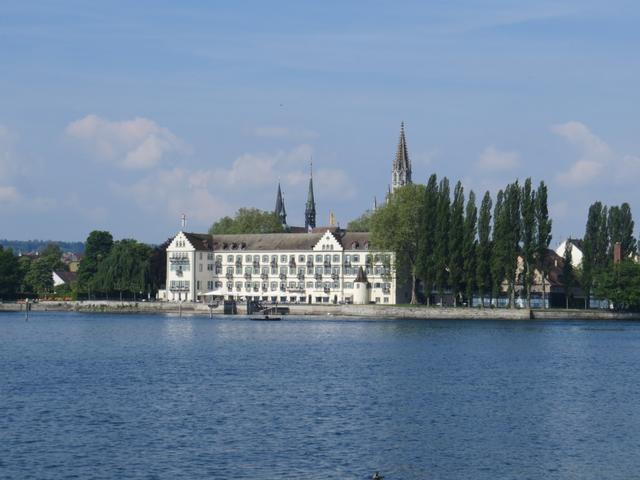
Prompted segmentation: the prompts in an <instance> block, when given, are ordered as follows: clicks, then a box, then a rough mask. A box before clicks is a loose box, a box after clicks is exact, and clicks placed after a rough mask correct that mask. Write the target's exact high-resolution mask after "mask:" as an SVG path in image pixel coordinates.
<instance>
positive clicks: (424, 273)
mask: <svg viewBox="0 0 640 480" xmlns="http://www.w3.org/2000/svg"><path fill="white" fill-rule="evenodd" d="M437 212H438V178H437V177H436V175H435V174H432V175H431V176H430V177H429V181H428V182H427V186H426V188H425V192H424V223H423V227H422V228H423V236H424V240H423V242H422V248H421V249H420V252H419V254H418V266H419V275H420V278H421V279H422V284H423V287H424V295H425V297H426V299H427V305H431V292H433V289H434V286H435V264H434V246H435V235H436V218H437Z"/></svg>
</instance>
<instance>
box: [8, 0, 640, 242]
mask: <svg viewBox="0 0 640 480" xmlns="http://www.w3.org/2000/svg"><path fill="white" fill-rule="evenodd" d="M639 21H640V4H638V3H637V2H634V1H622V0H620V1H619V0H611V1H607V2H604V1H597V2H596V1H590V0H580V1H564V2H563V1H546V0H540V1H535V2H520V1H500V0H482V1H470V0H467V1H464V0H460V1H455V2H451V1H407V2H399V1H396V2H391V1H376V0H372V1H322V2H304V1H272V2H264V1H238V2H228V1H227V2H218V1H181V2H168V1H160V0H158V1H144V0H143V1H136V2H125V1H122V2H118V1H111V2H85V1H66V0H60V1H57V2H45V1H42V2H36V1H34V2H23V1H11V0H4V1H3V2H2V3H0V65H2V68H1V69H0V238H9V239H16V240H25V239H33V238H38V239H55V240H68V241H75V240H84V239H85V238H86V237H87V235H88V234H89V232H90V231H92V230H96V229H99V230H108V231H110V232H112V233H113V235H114V237H115V238H136V239H138V240H141V241H145V242H149V243H161V242H163V241H164V240H166V239H167V238H168V237H170V236H172V235H174V234H175V233H176V232H177V231H178V230H179V229H180V216H181V214H182V213H184V214H186V216H187V230H190V231H196V232H205V231H206V230H207V229H208V228H209V226H210V225H211V224H212V223H213V222H214V221H216V220H217V219H219V218H220V217H221V216H224V215H232V214H233V213H234V212H235V211H236V210H237V209H238V208H240V207H257V208H261V209H264V210H267V209H269V210H271V209H273V208H274V205H275V197H276V191H277V184H278V182H280V183H281V185H282V189H283V192H284V196H285V204H286V208H287V213H288V222H289V223H290V224H293V225H301V224H304V215H303V213H304V203H305V199H306V192H307V185H308V177H309V164H310V161H311V159H312V160H313V175H314V186H315V197H316V203H317V211H318V213H317V218H318V224H320V225H322V224H325V225H326V224H328V219H329V212H330V211H333V212H334V213H335V215H336V218H337V220H338V222H339V223H340V225H342V226H345V225H346V224H347V223H348V221H349V220H351V219H353V218H356V217H357V216H359V215H360V214H361V213H362V212H364V211H365V210H367V209H369V208H371V206H372V204H373V199H374V197H377V199H378V201H381V200H382V199H383V198H384V195H385V192H386V190H387V187H388V184H389V183H390V177H391V165H392V161H393V157H394V155H395V150H396V146H397V142H398V135H399V130H400V122H402V121H404V122H405V129H406V136H407V144H408V150H409V155H410V158H411V162H412V166H413V180H414V182H419V183H426V180H427V178H428V177H429V175H431V174H432V173H435V174H437V175H438V177H443V176H447V177H449V179H450V180H451V181H452V182H455V181H457V180H461V181H462V183H463V185H464V187H465V191H466V192H468V191H470V190H473V191H475V192H476V195H477V196H478V197H481V196H482V194H483V193H484V192H485V191H486V190H490V191H491V192H492V194H495V193H496V192H497V190H498V189H500V188H502V187H504V186H505V185H506V184H507V183H509V182H512V181H514V180H516V179H519V180H520V181H521V182H522V181H523V180H524V179H525V178H527V177H531V178H532V179H533V181H534V183H536V184H537V183H538V182H539V181H541V180H544V181H545V182H546V183H547V185H548V187H549V197H550V210H551V215H552V218H553V222H554V225H553V236H554V238H553V240H552V246H554V245H557V244H558V243H559V242H560V241H561V240H562V239H563V238H564V237H566V236H569V235H572V236H580V235H582V234H583V232H584V224H585V221H586V213H587V210H588V207H589V205H590V204H591V203H593V202H594V201H596V200H600V201H602V202H604V203H606V204H609V205H613V204H620V203H622V202H625V201H626V202H629V203H630V205H631V208H632V211H633V212H634V213H636V215H637V216H638V215H640V198H639V196H638V194H637V190H638V189H637V185H638V184H639V182H640V122H639V121H638V118H639V114H638V105H640V56H639V55H638V53H637V52H638V51H639V47H640V29H638V28H637V25H638V24H639V23H640V22H639ZM638 218H640V216H638ZM638 229H640V223H639V226H638ZM638 229H637V230H638ZM637 233H638V232H636V234H637Z"/></svg>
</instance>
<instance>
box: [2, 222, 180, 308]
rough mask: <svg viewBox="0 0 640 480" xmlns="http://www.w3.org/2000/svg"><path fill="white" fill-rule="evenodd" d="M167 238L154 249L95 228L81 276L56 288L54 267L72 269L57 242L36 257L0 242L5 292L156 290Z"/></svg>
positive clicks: (96, 294) (131, 293)
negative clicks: (117, 237) (116, 238)
mask: <svg viewBox="0 0 640 480" xmlns="http://www.w3.org/2000/svg"><path fill="white" fill-rule="evenodd" d="M168 243H169V241H167V242H165V243H164V244H162V245H159V246H157V247H155V248H154V247H151V246H149V245H146V244H144V243H140V242H138V241H136V240H133V239H123V240H117V241H114V240H113V236H112V235H111V233H109V232H106V231H99V230H95V231H93V232H91V233H90V234H89V236H88V238H87V241H86V242H85V251H84V257H82V259H81V261H80V265H79V268H78V272H77V280H76V281H75V282H74V283H73V284H71V285H65V286H64V287H61V288H58V289H56V291H55V292H54V285H53V271H54V270H66V269H67V268H68V267H67V266H66V265H64V264H63V262H62V260H61V257H62V250H61V249H60V247H59V246H58V245H56V244H49V245H47V247H46V248H44V250H42V251H41V252H40V253H39V255H38V256H35V257H31V256H27V255H23V256H20V257H17V256H15V255H14V252H13V251H12V249H4V248H2V247H0V297H1V298H16V297H36V296H37V297H46V296H50V295H57V296H65V297H67V296H68V297H72V298H114V297H119V298H120V299H123V298H133V299H135V298H139V297H140V296H141V295H151V294H155V292H156V291H157V290H158V289H159V288H161V287H162V286H163V285H164V283H165V277H166V248H167V246H168Z"/></svg>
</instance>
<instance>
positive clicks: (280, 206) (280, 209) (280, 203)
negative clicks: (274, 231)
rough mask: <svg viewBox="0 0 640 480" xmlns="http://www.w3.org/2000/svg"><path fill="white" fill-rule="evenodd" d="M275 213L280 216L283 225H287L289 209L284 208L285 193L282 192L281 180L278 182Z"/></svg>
mask: <svg viewBox="0 0 640 480" xmlns="http://www.w3.org/2000/svg"><path fill="white" fill-rule="evenodd" d="M274 212H275V214H276V215H277V216H278V217H279V218H280V221H281V222H282V226H283V227H284V226H286V225H287V211H286V209H285V208H284V195H283V194H282V190H281V189H280V182H278V193H277V194H276V208H275V210H274Z"/></svg>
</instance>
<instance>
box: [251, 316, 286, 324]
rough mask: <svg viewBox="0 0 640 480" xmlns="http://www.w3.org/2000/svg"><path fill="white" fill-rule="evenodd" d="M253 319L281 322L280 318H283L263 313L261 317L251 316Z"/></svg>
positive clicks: (256, 320)
mask: <svg viewBox="0 0 640 480" xmlns="http://www.w3.org/2000/svg"><path fill="white" fill-rule="evenodd" d="M251 320H253V321H255V322H279V321H280V320H282V318H280V317H272V316H270V315H263V316H261V317H251Z"/></svg>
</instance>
